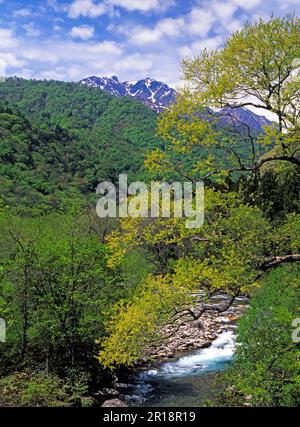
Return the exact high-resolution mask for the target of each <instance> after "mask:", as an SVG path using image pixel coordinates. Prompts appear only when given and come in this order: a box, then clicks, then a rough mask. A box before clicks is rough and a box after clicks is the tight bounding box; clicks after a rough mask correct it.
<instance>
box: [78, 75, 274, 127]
mask: <svg viewBox="0 0 300 427" xmlns="http://www.w3.org/2000/svg"><path fill="white" fill-rule="evenodd" d="M79 83H81V84H83V85H86V86H88V87H93V88H99V89H101V90H103V91H105V92H107V93H109V94H110V95H113V96H119V97H120V96H128V97H132V98H136V99H139V100H141V101H143V102H144V104H146V105H147V106H148V107H150V108H151V109H152V110H153V111H155V112H157V113H161V112H163V111H164V110H165V109H167V108H169V107H170V105H171V104H172V103H173V102H175V101H176V95H177V92H176V90H174V89H173V88H171V87H169V86H168V85H167V84H166V83H162V82H159V81H157V80H153V79H150V78H149V77H147V78H146V79H143V80H139V81H128V82H121V81H120V80H119V79H118V77H117V76H112V77H97V76H91V77H87V78H85V79H83V80H80V82H79ZM209 111H210V112H211V110H209ZM215 114H216V116H220V120H219V123H220V124H221V125H223V126H227V125H234V126H236V127H237V128H239V129H240V130H242V129H243V126H242V123H243V124H244V125H246V126H249V127H250V129H251V130H252V131H253V132H255V133H257V132H262V131H263V126H266V125H271V123H272V122H271V121H270V120H268V119H266V117H264V116H260V115H258V114H255V113H253V112H252V111H250V110H248V109H246V108H235V109H228V108H224V109H222V110H220V111H219V112H217V113H215ZM244 127H245V126H244Z"/></svg>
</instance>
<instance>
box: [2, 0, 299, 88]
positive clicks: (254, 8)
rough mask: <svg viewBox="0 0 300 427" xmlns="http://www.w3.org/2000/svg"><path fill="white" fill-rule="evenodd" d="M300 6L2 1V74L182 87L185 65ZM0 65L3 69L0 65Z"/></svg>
mask: <svg viewBox="0 0 300 427" xmlns="http://www.w3.org/2000/svg"><path fill="white" fill-rule="evenodd" d="M292 11H295V12H296V13H297V14H300V0H281V1H280V0H102V1H99V0H73V1H71V0H65V1H57V0H48V1H40V0H35V1H18V0H9V1H6V0H0V67H1V66H2V68H3V64H5V65H6V74H7V75H18V76H22V77H24V78H42V79H50V78H53V79H58V80H74V81H77V80H80V79H81V78H84V77H87V76H90V75H100V76H101V75H102V76H103V75H107V76H110V75H117V76H118V77H119V78H120V80H122V81H123V80H138V79H140V78H145V77H152V78H155V79H158V80H161V81H164V82H166V83H169V84H170V85H172V86H177V85H180V61H181V59H182V58H184V57H186V56H191V55H195V54H197V53H198V52H199V51H200V50H201V49H203V48H204V47H207V48H211V49H214V48H217V47H219V46H221V45H222V43H223V42H224V40H225V38H226V37H227V36H228V35H229V34H230V33H231V32H232V31H234V30H237V29H239V28H241V27H242V25H243V23H245V22H246V21H247V20H248V21H254V20H256V19H258V18H259V17H262V18H264V19H268V17H269V16H270V15H271V14H272V12H273V13H274V15H284V14H286V13H290V12H292ZM1 64H2V65H1Z"/></svg>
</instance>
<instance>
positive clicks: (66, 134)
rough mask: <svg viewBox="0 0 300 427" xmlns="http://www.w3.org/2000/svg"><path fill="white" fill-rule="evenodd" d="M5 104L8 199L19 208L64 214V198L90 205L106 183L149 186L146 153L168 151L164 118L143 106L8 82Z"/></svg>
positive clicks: (84, 91)
mask: <svg viewBox="0 0 300 427" xmlns="http://www.w3.org/2000/svg"><path fill="white" fill-rule="evenodd" d="M0 102H1V104H0V117H1V140H0V141H1V142H0V143H1V158H2V171H1V172H2V173H1V179H2V181H3V185H2V194H3V196H4V197H5V199H7V201H8V202H12V203H13V204H18V202H19V201H20V199H21V200H22V203H23V204H25V205H26V204H27V205H31V204H33V203H34V204H35V206H36V207H37V206H41V207H42V206H48V207H50V208H51V207H57V205H58V204H59V203H60V202H61V201H62V199H63V198H65V197H66V198H74V197H75V198H79V199H83V198H87V199H88V197H89V196H90V195H91V194H92V193H93V192H94V191H95V188H96V186H97V184H98V183H99V182H100V181H102V180H110V181H113V182H114V181H116V180H117V178H118V174H119V173H122V172H123V173H127V174H128V176H129V179H130V180H137V179H142V178H143V177H144V176H145V174H146V172H145V169H144V165H143V163H144V158H145V155H146V153H147V151H148V150H151V149H153V148H155V147H156V148H159V147H160V148H161V147H162V142H161V140H160V139H159V138H158V137H156V135H155V126H156V121H157V115H156V114H155V113H154V112H152V111H151V110H149V109H148V108H147V107H145V106H144V105H143V104H142V103H141V102H139V101H134V100H129V99H126V98H123V99H119V98H115V97H112V96H110V95H107V94H105V93H104V92H101V91H98V90H97V91H95V90H94V89H91V88H87V87H83V86H80V85H77V84H72V83H64V82H54V81H52V82H51V81H49V82H46V81H26V80H21V79H9V80H8V81H7V82H6V83H5V84H3V85H1V86H0ZM11 140H12V141H13V142H14V144H13V146H12V145H11V143H10V141H11ZM8 145H9V147H8ZM34 177H35V178H34ZM12 186H14V191H13V192H12V191H11V190H12Z"/></svg>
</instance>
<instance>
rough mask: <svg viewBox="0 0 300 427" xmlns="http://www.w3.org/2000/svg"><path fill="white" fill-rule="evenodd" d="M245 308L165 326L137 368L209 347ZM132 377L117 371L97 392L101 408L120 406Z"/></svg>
mask: <svg viewBox="0 0 300 427" xmlns="http://www.w3.org/2000/svg"><path fill="white" fill-rule="evenodd" d="M246 307H247V300H243V301H241V300H239V301H237V302H236V303H234V304H233V305H232V306H231V307H230V309H228V310H227V311H225V312H224V313H221V314H220V315H219V314H218V313H217V312H215V311H207V312H205V313H204V314H203V315H202V316H201V317H200V319H198V320H196V321H191V319H190V317H188V316H186V317H181V318H180V320H178V322H175V323H174V324H172V325H166V326H165V327H164V328H163V329H162V331H161V334H162V337H163V340H162V344H160V345H157V346H152V347H150V348H149V349H148V351H147V353H146V356H145V357H144V359H143V360H142V361H140V362H139V363H138V365H137V367H138V366H140V367H142V366H143V367H144V368H147V367H149V366H151V364H152V363H153V362H154V363H155V364H156V363H158V362H160V361H163V360H165V359H171V358H177V357H180V356H182V355H183V354H184V353H189V352H193V351H195V350H198V349H201V348H206V347H209V346H210V345H211V343H212V341H214V340H215V339H216V338H217V336H218V335H219V334H221V333H222V332H223V331H224V330H226V329H227V328H228V326H230V325H231V327H232V326H233V325H234V324H235V323H236V321H237V320H238V318H239V317H240V316H241V315H242V314H243V312H244V311H245V309H246ZM147 369H148V368H147ZM132 376H133V377H134V376H135V370H131V369H130V370H125V371H122V372H121V371H119V373H118V374H117V375H114V380H113V381H112V384H111V387H110V388H104V389H102V390H101V392H99V397H100V400H102V402H103V401H105V406H111V407H113V406H121V403H123V404H124V402H123V396H124V395H126V394H127V389H128V388H129V389H130V383H131V380H132ZM120 398H121V399H122V400H120ZM107 399H108V400H107ZM120 402H121V403H120Z"/></svg>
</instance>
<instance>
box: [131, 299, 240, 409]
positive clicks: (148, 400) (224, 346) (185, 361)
mask: <svg viewBox="0 0 300 427" xmlns="http://www.w3.org/2000/svg"><path fill="white" fill-rule="evenodd" d="M245 303H246V301H245V300H240V301H239V302H238V304H240V305H245ZM230 312H231V313H234V312H235V307H233V308H231V309H230ZM226 314H227V316H228V312H227V313H226ZM227 316H225V314H224V316H222V318H223V326H222V331H221V332H220V334H219V335H218V336H217V338H216V339H215V340H214V341H213V342H212V343H211V345H210V346H209V347H207V348H204V349H201V350H196V351H193V352H191V353H187V354H184V355H182V356H181V357H178V358H174V359H172V360H170V361H167V362H161V363H159V364H157V365H154V366H153V367H151V368H150V369H147V370H141V371H140V372H138V373H137V376H136V379H135V381H134V384H132V386H131V389H130V392H129V393H128V394H127V395H126V396H123V398H124V399H125V400H126V402H127V404H128V405H129V406H141V407H176V406H178V407H189V406H190V407H199V406H203V405H204V403H205V401H206V400H208V399H209V400H213V399H214V392H213V387H212V383H213V382H214V378H215V376H216V373H218V372H220V371H223V370H224V369H226V368H227V367H228V366H230V363H231V361H232V359H233V357H234V351H235V338H236V334H235V331H236V327H237V326H236V325H235V323H234V322H228V320H227Z"/></svg>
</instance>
